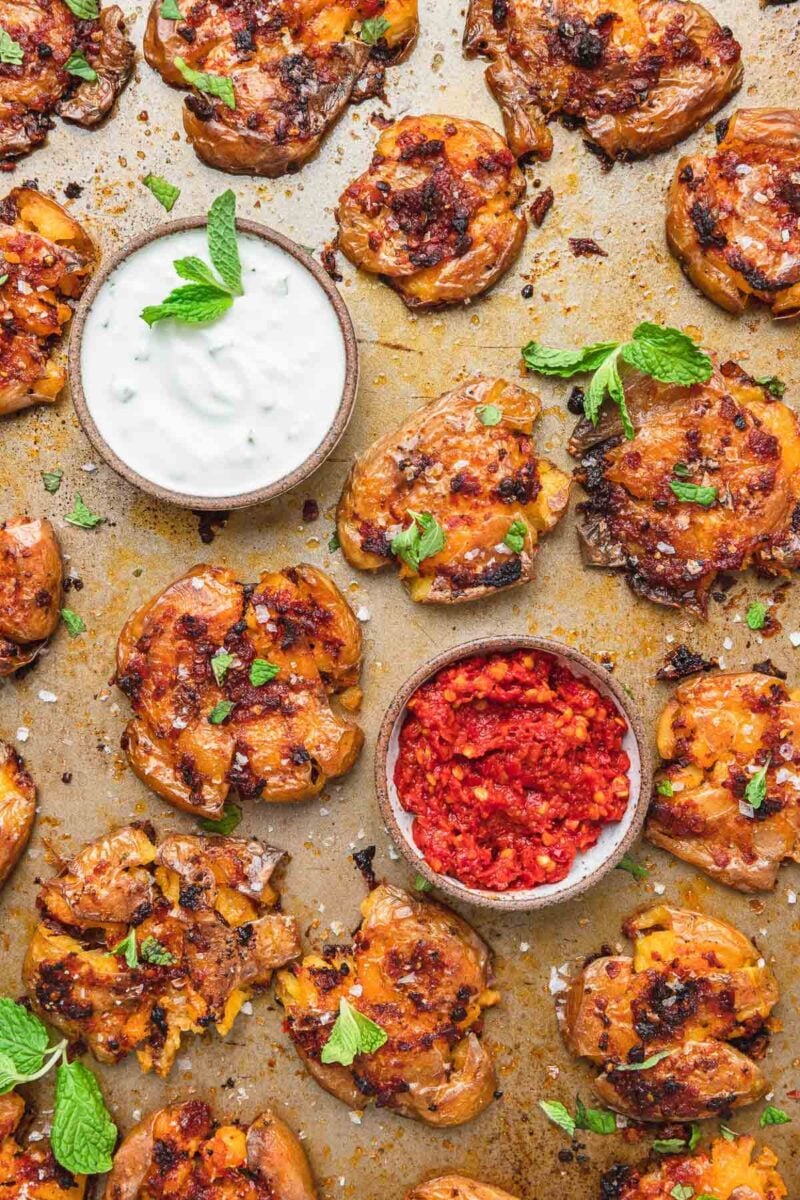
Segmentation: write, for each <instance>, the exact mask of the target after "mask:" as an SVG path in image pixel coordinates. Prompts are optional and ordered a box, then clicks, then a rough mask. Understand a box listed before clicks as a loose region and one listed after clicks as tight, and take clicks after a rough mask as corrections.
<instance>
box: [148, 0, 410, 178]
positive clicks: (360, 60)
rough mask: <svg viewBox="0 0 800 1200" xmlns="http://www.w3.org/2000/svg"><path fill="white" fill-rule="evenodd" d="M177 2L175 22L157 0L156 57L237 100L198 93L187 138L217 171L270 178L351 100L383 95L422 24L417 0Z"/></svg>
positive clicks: (171, 78) (188, 106)
mask: <svg viewBox="0 0 800 1200" xmlns="http://www.w3.org/2000/svg"><path fill="white" fill-rule="evenodd" d="M178 7H179V8H180V10H181V12H182V14H183V16H182V18H181V19H180V20H177V21H172V20H168V19H166V18H165V17H163V16H161V0H154V3H153V6H152V8H151V10H150V17H149V20H148V22H147V30H146V32H145V38H144V54H145V58H146V59H147V61H148V63H149V64H150V66H151V67H154V68H155V70H157V71H158V72H159V73H160V75H161V77H162V78H163V79H164V80H165V81H166V82H167V83H170V84H172V85H173V86H174V87H183V88H185V87H186V86H187V84H186V80H185V78H184V77H183V75H182V74H181V72H180V70H179V68H178V67H177V66H176V65H175V60H176V59H177V58H181V59H183V60H184V61H185V62H186V63H187V64H188V66H189V67H191V68H193V69H194V70H196V71H203V72H206V73H208V74H211V75H217V76H223V77H225V78H227V79H229V80H230V82H231V84H232V86H233V91H234V96H235V108H233V109H231V108H230V107H228V106H227V105H226V104H225V103H223V102H222V101H221V100H218V99H216V98H215V97H213V96H210V95H208V94H207V93H205V92H199V91H194V92H193V93H192V95H191V96H189V97H188V98H187V100H186V102H185V105H184V110H183V124H184V128H185V130H186V132H187V134H188V135H189V141H190V142H191V143H192V145H193V146H194V149H195V151H196V152H197V154H198V155H199V157H200V158H201V159H202V160H203V161H204V162H206V163H208V164H209V165H210V166H212V167H218V168H219V169H220V170H222V171H231V172H234V173H245V174H248V175H267V176H271V177H274V176H277V175H283V174H285V173H286V172H287V171H296V170H298V169H299V168H300V167H301V166H302V164H303V163H304V162H305V161H306V160H307V159H308V158H310V157H311V156H312V155H313V154H314V153H315V152H316V150H317V148H318V147H319V145H320V142H321V141H322V139H323V137H324V136H325V134H326V133H327V131H328V130H329V129H330V128H331V127H332V126H333V125H334V124H335V123H336V122H337V121H338V119H339V117H340V116H341V114H342V113H343V112H344V110H345V109H346V108H347V105H348V104H349V103H350V102H358V101H360V100H364V99H367V98H368V97H370V96H375V95H379V94H380V93H381V91H382V88H383V84H384V77H385V73H386V69H387V67H390V66H392V65H393V64H395V63H397V62H400V61H401V60H402V59H403V58H404V57H405V56H406V55H407V54H408V53H409V51H410V50H411V48H412V46H413V45H414V42H415V40H416V36H417V27H418V21H417V0H353V3H342V2H341V0H300V2H299V3H295V2H293V0H273V2H272V3H270V4H268V5H264V4H259V3H258V2H257V0H235V3H232V4H224V3H219V2H218V0H216V2H213V0H212V3H208V4H206V3H203V4H200V3H192V2H191V0H188V2H185V3H183V4H180V5H179V6H178ZM381 18H382V19H383V21H385V22H387V27H386V28H385V31H384V33H383V36H382V37H381V38H380V39H379V40H378V42H377V43H376V44H375V45H368V44H367V42H366V41H365V40H364V39H363V38H361V37H360V36H359V34H360V30H361V27H362V24H363V22H364V21H365V20H372V21H373V22H374V21H376V20H380V19H381ZM369 28H370V27H368V29H369ZM372 28H373V29H374V25H373V26H372ZM380 28H383V26H382V25H381V26H380Z"/></svg>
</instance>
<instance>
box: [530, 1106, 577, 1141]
mask: <svg viewBox="0 0 800 1200" xmlns="http://www.w3.org/2000/svg"><path fill="white" fill-rule="evenodd" d="M539 1108H540V1109H541V1110H542V1112H543V1113H544V1115H545V1116H546V1117H547V1119H548V1120H549V1121H552V1122H553V1124H554V1125H557V1126H558V1127H559V1129H563V1130H564V1132H565V1133H566V1134H568V1135H569V1136H570V1137H574V1136H575V1118H574V1117H573V1116H572V1115H571V1113H570V1112H569V1109H567V1108H565V1107H564V1105H563V1104H562V1103H561V1101H560V1100H540V1101H539Z"/></svg>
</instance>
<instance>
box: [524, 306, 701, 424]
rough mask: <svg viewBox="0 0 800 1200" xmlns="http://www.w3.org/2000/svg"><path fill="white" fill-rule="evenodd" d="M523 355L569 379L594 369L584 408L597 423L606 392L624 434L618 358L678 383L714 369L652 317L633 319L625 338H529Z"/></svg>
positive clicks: (537, 367) (533, 367)
mask: <svg viewBox="0 0 800 1200" xmlns="http://www.w3.org/2000/svg"><path fill="white" fill-rule="evenodd" d="M522 357H523V359H524V361H525V365H526V366H527V368H528V370H529V371H535V372H537V373H538V374H539V375H553V376H556V377H558V378H560V379H571V378H572V376H573V375H579V374H582V373H586V372H589V371H592V372H594V374H593V375H592V379H591V381H590V383H589V386H588V388H587V389H586V391H585V393H584V400H583V411H584V414H585V415H586V417H587V419H588V420H590V421H591V422H592V424H593V425H596V424H597V422H598V420H599V417H600V409H601V407H602V405H603V402H604V400H605V399H606V396H609V397H610V398H611V400H612V401H613V402H614V403H615V404H616V405H617V407H618V408H619V411H620V417H621V420H622V427H623V430H624V433H625V437H626V438H628V439H629V440H632V439H633V437H634V428H633V422H632V421H631V418H630V414H629V413H628V407H627V404H626V402H625V389H624V387H623V384H622V379H621V377H620V374H619V365H618V364H619V360H620V359H622V361H623V362H625V363H627V364H628V365H629V366H631V367H635V368H636V370H637V371H641V372H642V373H643V374H644V375H649V376H651V377H652V378H653V379H657V380H658V381H659V382H660V383H677V384H680V385H681V386H683V387H689V386H691V385H692V384H694V383H706V382H707V381H708V380H709V379H710V378H711V374H712V371H713V367H712V364H711V359H710V358H709V357H708V355H707V354H706V353H705V351H703V350H701V349H700V347H699V346H697V345H696V344H695V343H694V342H693V341H692V339H691V338H689V337H687V336H686V334H685V333H681V331H680V330H679V329H672V328H670V327H668V326H661V325H655V324H653V323H652V322H651V321H642V322H641V323H640V324H639V325H637V326H636V328H635V329H634V331H633V334H632V336H631V339H630V341H628V342H595V343H594V344H593V345H590V346H584V347H583V348H582V349H580V350H559V349H555V348H553V347H549V346H542V345H540V344H539V343H538V342H528V344H527V346H523V348H522Z"/></svg>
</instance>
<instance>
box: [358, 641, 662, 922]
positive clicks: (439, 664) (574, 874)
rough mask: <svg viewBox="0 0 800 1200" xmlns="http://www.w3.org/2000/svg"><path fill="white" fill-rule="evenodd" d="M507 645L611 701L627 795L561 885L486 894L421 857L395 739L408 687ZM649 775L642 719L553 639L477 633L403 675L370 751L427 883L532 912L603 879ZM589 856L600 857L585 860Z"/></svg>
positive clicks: (396, 824)
mask: <svg viewBox="0 0 800 1200" xmlns="http://www.w3.org/2000/svg"><path fill="white" fill-rule="evenodd" d="M513 650H538V651H543V652H544V653H547V654H552V655H554V656H556V657H557V658H560V659H562V660H563V661H564V662H565V664H566V665H567V666H568V667H569V669H570V670H571V671H573V673H574V674H576V675H577V676H579V677H584V678H586V677H588V679H589V680H590V681H591V683H592V684H594V686H596V687H597V688H598V690H599V691H600V692H601V693H603V694H604V695H606V696H607V697H609V698H610V699H611V700H612V701H613V702H614V704H615V706H616V708H617V710H618V711H619V712H620V714H621V715H622V716H623V717H624V718H625V720H626V721H627V724H628V733H627V734H626V738H625V749H626V750H627V752H628V754H629V756H630V758H631V767H630V770H629V772H628V774H629V778H630V781H631V797H630V800H629V802H628V807H627V809H626V810H625V814H624V816H623V818H622V820H621V821H618V822H616V823H613V824H606V825H605V826H604V828H603V832H602V833H601V835H600V837H599V838H598V841H597V842H596V844H595V845H594V846H593V847H592V848H591V849H590V850H588V851H586V852H585V853H584V854H579V855H578V856H577V857H576V859H575V862H574V863H573V865H572V868H571V870H570V872H569V874H568V875H567V876H565V878H564V879H562V880H561V881H560V882H558V883H553V884H543V885H540V886H539V887H537V888H527V889H524V890H521V891H509V892H492V891H488V890H483V889H479V888H472V887H468V886H467V885H466V884H464V883H461V882H460V881H459V880H458V879H456V878H455V877H453V876H452V875H441V874H439V873H438V872H437V871H434V869H433V868H432V867H431V866H430V865H429V864H428V863H427V862H426V860H425V859H424V858H423V857H422V853H421V852H420V850H419V849H418V848H417V846H416V845H415V843H414V841H413V838H412V835H411V821H412V818H411V815H410V814H409V813H406V812H405V810H404V809H403V807H402V805H401V804H400V801H399V799H398V797H397V793H396V790H395V787H394V782H393V779H392V775H393V772H394V764H395V762H396V758H397V738H398V735H399V732H400V729H401V727H402V724H403V720H404V719H405V715H406V709H407V705H408V701H409V700H410V698H411V696H412V695H413V694H414V692H416V691H417V689H418V688H419V687H420V686H421V685H422V684H423V683H426V682H427V681H428V680H429V679H430V678H431V677H432V676H433V675H435V674H436V673H437V672H438V671H441V669H442V668H443V667H447V666H449V665H450V664H451V663H454V662H458V661H460V660H461V659H464V658H469V657H470V656H472V655H475V654H493V653H497V652H498V651H500V652H503V651H505V652H509V651H513ZM632 751H633V753H632ZM651 780H652V765H651V755H650V748H649V741H648V739H647V738H646V736H645V731H644V726H643V724H642V720H641V717H640V716H639V714H638V712H637V711H636V710H635V708H634V707H633V705H632V704H631V701H630V699H629V698H628V696H627V695H626V694H625V692H624V690H623V688H622V687H621V686H620V684H619V683H617V681H616V680H615V679H614V678H613V677H612V676H611V675H609V674H608V672H607V671H606V670H605V669H604V668H603V667H600V666H598V664H597V663H596V662H593V661H592V659H590V658H589V657H588V656H587V655H585V654H583V653H582V652H581V651H580V650H576V649H575V648H574V647H573V646H568V645H566V644H565V643H564V642H559V641H556V640H555V639H554V638H547V637H534V636H530V635H526V634H519V635H514V634H499V635H497V636H494V637H488V638H476V639H474V640H472V641H469V642H462V643H461V644H460V645H458V646H453V647H452V648H451V649H449V650H445V651H444V652H443V653H441V654H437V655H435V656H434V657H433V658H430V659H428V660H427V662H425V663H423V664H422V666H420V667H418V668H417V670H416V671H414V673H413V674H412V675H410V676H409V678H408V679H407V680H406V681H405V683H404V684H402V686H401V687H400V688H399V689H398V691H397V693H396V694H395V697H394V699H393V700H392V702H391V704H390V705H389V707H388V708H387V710H386V713H385V715H384V718H383V721H382V722H381V727H380V731H379V733H378V741H377V746H376V749H375V790H376V792H377V795H378V805H379V807H380V811H381V815H382V817H383V820H384V822H385V824H386V826H387V828H388V830H389V832H390V834H391V837H392V840H393V841H394V842H395V844H396V846H397V848H398V850H399V851H400V852H401V854H402V855H403V857H404V858H405V859H406V861H407V862H408V863H409V865H410V866H411V867H412V868H413V869H414V870H415V871H416V872H418V873H419V874H420V875H421V876H422V877H423V879H425V880H427V882H428V883H430V884H432V885H433V886H434V887H436V888H437V889H438V890H439V891H442V892H444V893H445V894H446V895H447V896H448V897H450V898H451V899H453V900H460V901H461V902H462V903H464V904H472V905H476V906H478V907H481V908H493V909H496V910H500V911H506V912H525V911H533V910H535V909H539V908H547V907H549V906H550V905H552V904H561V903H563V902H564V901H566V900H572V899H574V898H575V897H576V896H579V895H581V894H582V893H583V892H586V891H588V890H589V888H591V887H594V885H595V884H597V883H599V881H600V880H601V879H602V878H603V876H604V875H606V874H607V873H608V872H609V871H611V870H612V869H613V868H614V867H615V866H616V865H617V864H618V863H619V861H620V860H621V859H622V857H623V855H624V854H625V853H626V852H627V851H628V850H629V849H630V847H631V846H632V845H633V843H634V842H635V840H636V838H637V837H638V836H639V834H640V832H641V829H642V825H643V823H644V818H645V814H646V812H647V808H648V802H649V799H650V785H651ZM604 843H605V844H604ZM598 847H599V848H600V849H599V850H598ZM593 859H598V860H599V861H597V862H596V864H595V865H591V864H592V860H593Z"/></svg>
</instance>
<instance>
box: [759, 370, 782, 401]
mask: <svg viewBox="0 0 800 1200" xmlns="http://www.w3.org/2000/svg"><path fill="white" fill-rule="evenodd" d="M756 383H757V384H758V385H759V387H763V388H764V389H765V391H767V392H769V394H770V396H774V397H775V399H776V400H782V399H783V397H784V395H785V394H786V384H785V383H784V382H783V380H782V379H779V378H778V376H777V375H762V376H761V378H760V379H757V380H756Z"/></svg>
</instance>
